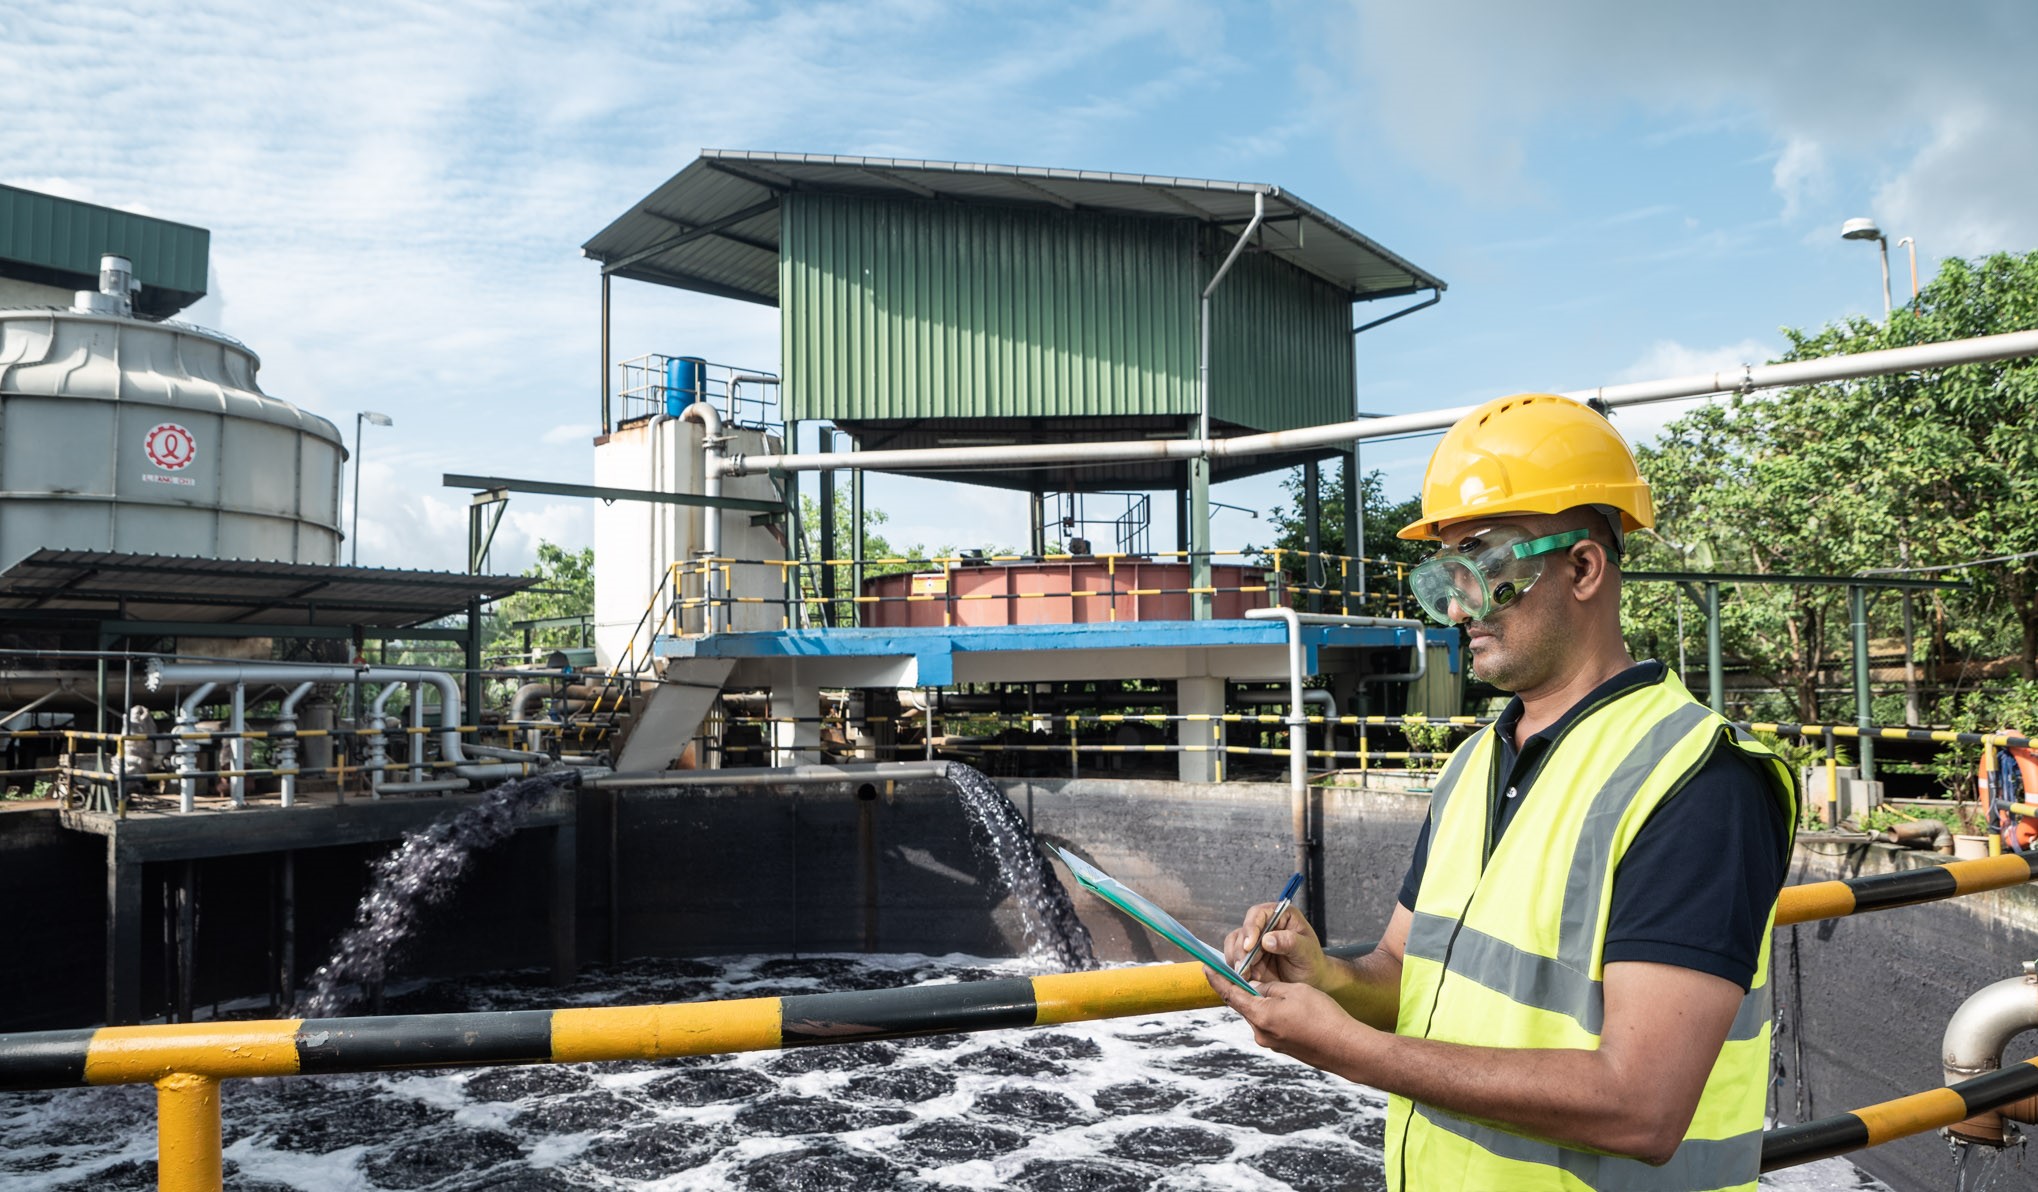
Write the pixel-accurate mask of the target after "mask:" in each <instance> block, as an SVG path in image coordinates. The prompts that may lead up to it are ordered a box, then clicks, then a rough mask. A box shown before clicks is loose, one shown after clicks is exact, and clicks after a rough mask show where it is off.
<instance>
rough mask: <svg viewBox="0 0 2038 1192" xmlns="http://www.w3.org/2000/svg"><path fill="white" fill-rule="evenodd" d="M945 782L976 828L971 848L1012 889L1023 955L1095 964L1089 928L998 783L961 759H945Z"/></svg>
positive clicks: (1074, 965) (1066, 964)
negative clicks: (1022, 936)
mask: <svg viewBox="0 0 2038 1192" xmlns="http://www.w3.org/2000/svg"><path fill="white" fill-rule="evenodd" d="M948 781H949V783H950V784H951V785H953V786H954V787H955V790H956V793H957V794H959V795H960V796H961V797H962V806H963V810H964V811H966V812H968V813H969V817H970V823H971V824H972V825H973V826H974V827H975V828H976V833H975V844H976V849H977V853H978V855H979V856H982V857H983V858H985V859H986V860H988V861H989V862H990V863H991V864H992V865H993V866H995V867H996V869H997V873H998V880H999V881H1001V882H1002V883H1004V885H1005V888H1006V889H1007V890H1009V891H1010V892H1011V894H1012V900H1013V902H1014V903H1015V904H1016V905H1017V906H1018V908H1019V914H1020V924H1021V926H1022V927H1023V928H1024V930H1025V932H1026V942H1027V955H1028V956H1029V957H1031V958H1033V959H1035V960H1040V961H1043V962H1048V963H1052V964H1054V965H1055V966H1057V967H1060V968H1065V969H1078V968H1083V969H1087V968H1095V967H1097V954H1096V952H1095V951H1094V950H1093V949H1092V948H1091V945H1090V929H1089V928H1087V927H1085V926H1083V921H1082V920H1081V919H1079V918H1077V917H1076V908H1075V904H1074V903H1073V902H1071V901H1070V900H1069V892H1068V890H1066V889H1065V888H1063V886H1062V884H1061V879H1060V878H1057V877H1056V876H1055V875H1054V867H1053V866H1051V865H1049V864H1048V863H1047V861H1046V860H1045V859H1044V858H1043V857H1042V856H1041V855H1040V843H1039V841H1037V840H1035V839H1034V836H1033V829H1032V828H1030V827H1028V826H1027V824H1026V817H1024V816H1022V815H1020V814H1019V809H1018V808H1017V807H1014V806H1012V800H1010V799H1008V798H1006V797H1005V792H1004V791H1001V790H999V789H998V785H997V783H995V782H992V781H991V780H990V779H989V778H986V777H984V775H983V774H982V773H981V772H979V771H978V770H976V769H974V768H972V767H970V766H966V765H963V764H962V763H961V762H950V763H949V764H948Z"/></svg>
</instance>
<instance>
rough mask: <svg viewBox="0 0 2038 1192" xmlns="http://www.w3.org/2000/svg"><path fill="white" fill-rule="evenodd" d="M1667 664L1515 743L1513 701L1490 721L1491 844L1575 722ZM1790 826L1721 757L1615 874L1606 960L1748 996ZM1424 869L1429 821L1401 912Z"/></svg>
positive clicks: (1753, 779) (1674, 801)
mask: <svg viewBox="0 0 2038 1192" xmlns="http://www.w3.org/2000/svg"><path fill="white" fill-rule="evenodd" d="M1662 678H1663V664H1662V663H1660V662H1640V663H1636V664H1635V665H1634V666H1631V667H1629V668H1628V669H1627V670H1624V671H1622V672H1621V673H1620V674H1618V675H1615V676H1614V677H1613V678H1611V679H1608V680H1607V681H1606V682H1604V683H1602V684H1600V685H1599V686H1598V687H1596V688H1594V689H1593V691H1592V693H1591V694H1590V695H1588V696H1586V697H1585V698H1584V699H1582V700H1580V701H1578V703H1576V704H1574V705H1573V706H1572V707H1571V709H1570V710H1569V711H1567V712H1566V713H1564V715H1562V716H1561V717H1559V718H1558V719H1557V721H1556V723H1554V724H1552V725H1550V726H1549V727H1548V728H1545V729H1544V730H1542V731H1541V732H1539V733H1536V734H1535V735H1533V736H1531V737H1530V738H1529V739H1528V740H1526V741H1523V742H1522V744H1521V748H1520V749H1519V750H1517V749H1516V748H1515V745H1514V730H1515V727H1516V726H1517V725H1519V724H1520V723H1521V716H1522V702H1521V698H1520V697H1519V696H1517V697H1515V698H1514V699H1512V700H1510V701H1508V705H1507V710H1506V711H1504V712H1502V713H1501V714H1500V718H1499V719H1498V720H1496V721H1495V722H1494V724H1493V735H1494V746H1495V748H1496V749H1497V750H1498V751H1499V767H1500V771H1501V773H1502V774H1504V775H1506V779H1505V781H1504V782H1503V783H1502V784H1501V787H1500V790H1501V791H1502V792H1503V794H1502V797H1501V798H1499V799H1497V800H1495V802H1496V803H1497V804H1498V806H1497V807H1496V808H1495V815H1494V824H1493V840H1494V842H1495V843H1496V844H1498V843H1499V841H1500V837H1501V834H1502V833H1503V832H1505V831H1507V825H1508V824H1509V823H1511V822H1513V820H1514V816H1515V813H1516V812H1517V811H1518V810H1519V809H1520V807H1521V805H1522V803H1524V802H1526V801H1527V800H1528V798H1529V797H1530V793H1531V788H1532V787H1533V786H1534V784H1535V780H1536V777H1537V774H1538V772H1539V771H1540V770H1541V769H1542V760H1543V758H1544V757H1545V756H1546V755H1547V754H1548V753H1549V749H1550V746H1551V744H1553V743H1554V742H1555V741H1556V739H1557V737H1558V735H1559V734H1561V733H1562V732H1563V731H1564V729H1565V728H1566V727H1568V726H1569V725H1570V723H1571V722H1572V721H1573V720H1575V719H1577V716H1578V713H1579V712H1580V711H1581V710H1582V709H1584V708H1587V707H1590V706H1592V705H1594V704H1598V703H1600V702H1601V701H1603V700H1605V699H1607V698H1608V697H1610V696H1612V695H1615V694H1616V693H1618V692H1621V691H1624V690H1626V689H1628V688H1630V687H1639V686H1642V685H1643V684H1646V683H1654V682H1658V681H1660V680H1661V679H1662ZM1789 831H1790V825H1789V821H1788V819H1787V818H1786V816H1785V813H1784V809H1783V807H1782V805H1781V804H1779V803H1778V801H1777V799H1776V797H1775V795H1774V794H1772V793H1771V790H1770V787H1769V782H1768V779H1767V778H1765V777H1764V776H1763V774H1762V772H1761V771H1760V770H1758V769H1757V768H1756V763H1754V762H1752V761H1750V760H1748V759H1747V758H1746V757H1744V756H1742V754H1741V751H1740V750H1738V749H1731V748H1717V749H1714V750H1713V751H1712V754H1711V756H1709V757H1708V758H1707V759H1706V761H1705V763H1704V764H1703V765H1701V766H1700V767H1699V768H1698V770H1697V771H1696V772H1694V773H1693V774H1692V775H1691V777H1690V778H1689V779H1687V780H1686V781H1685V783H1684V785H1683V786H1681V787H1679V788H1678V789H1677V790H1675V791H1673V792H1672V793H1671V794H1670V795H1668V796H1667V797H1665V798H1664V800H1663V801H1662V802H1661V803H1659V804H1658V805H1657V807H1656V810H1655V811H1654V812H1652V813H1651V814H1650V816H1649V818H1648V820H1647V821H1646V822H1645V823H1643V825H1642V827H1641V830H1640V831H1639V832H1638V833H1636V835H1635V840H1634V843H1633V844H1632V845H1630V846H1629V847H1628V851H1627V852H1626V853H1625V854H1624V855H1623V856H1622V857H1621V863H1620V868H1618V869H1617V870H1615V871H1614V875H1613V901H1612V905H1611V907H1610V908H1609V917H1608V922H1607V933H1606V953H1605V957H1606V961H1607V962H1608V963H1609V964H1610V963H1613V962H1615V961H1622V960H1641V961H1651V962H1654V963H1657V964H1672V965H1676V966H1677V967H1679V968H1688V969H1696V970H1698V971H1699V972H1702V973H1711V974H1712V975H1713V976H1716V977H1724V978H1726V979H1727V980H1729V981H1732V982H1734V983H1735V984H1737V985H1739V986H1740V987H1741V988H1743V989H1746V988H1748V987H1749V985H1750V984H1751V983H1753V981H1754V979H1755V965H1756V961H1757V959H1758V953H1759V952H1760V950H1761V947H1762V928H1763V925H1764V923H1765V922H1766V921H1767V919H1768V917H1769V908H1770V906H1771V905H1772V904H1773V903H1775V901H1776V895H1777V892H1778V891H1779V890H1781V889H1782V888H1783V879H1784V875H1785V874H1786V873H1787V872H1788V870H1789V866H1790V849H1789V846H1788V844H1787V843H1786V842H1787V841H1788V840H1789ZM1428 862H1429V821H1428V820H1427V819H1425V820H1423V823H1422V831H1421V833H1420V835H1418V836H1417V837H1416V840H1415V857H1414V860H1413V861H1412V862H1411V863H1410V865H1409V867H1408V876H1407V877H1406V878H1404V879H1402V882H1401V898H1400V902H1401V905H1402V906H1405V907H1408V908H1409V909H1410V910H1413V909H1414V908H1415V891H1416V888H1417V887H1418V886H1419V885H1420V884H1421V883H1422V873H1423V869H1424V867H1425V866H1426V865H1427V864H1428Z"/></svg>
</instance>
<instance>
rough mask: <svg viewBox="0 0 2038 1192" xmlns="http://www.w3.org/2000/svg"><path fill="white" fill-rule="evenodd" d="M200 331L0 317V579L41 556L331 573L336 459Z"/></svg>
mask: <svg viewBox="0 0 2038 1192" xmlns="http://www.w3.org/2000/svg"><path fill="white" fill-rule="evenodd" d="M259 367H260V361H259V360H258V359H257V358H256V357H255V354H254V353H253V352H251V351H249V350H248V349H247V348H245V347H243V346H241V345H239V344H237V343H234V342H233V341H231V340H229V339H226V338H225V337H223V336H217V335H214V334H211V333H209V332H205V331H200V330H198V329H196V328H188V327H181V326H175V325H170V324H162V323H149V322H144V321H141V320H137V319H126V318H119V317H115V316H108V315H85V314H78V313H75V312H66V311H39V312H37V311H0V568H4V567H6V566H10V565H12V564H13V563H14V562H15V561H16V560H18V559H20V558H21V557H23V556H25V555H27V554H30V553H31V552H33V551H34V550H36V549H37V548H39V547H64V548H71V549H80V550H117V551H133V552H137V553H148V554H169V555H190V556H201V557H211V558H233V559H265V560H277V561H283V562H293V563H317V564H331V563H333V562H335V561H336V560H337V558H338V555H339V544H340V537H341V534H340V517H339V511H340V479H341V471H342V465H343V463H344V461H345V459H346V455H347V453H346V450H345V448H344V446H343V445H342V443H341V438H340V433H339V431H338V430H337V429H336V428H335V427H334V426H333V425H332V424H331V423H330V422H327V421H326V420H325V419H323V418H320V417H318V416H316V415H313V414H308V413H306V412H304V411H302V410H299V409H297V408H296V407H295V406H292V405H290V404H288V403H286V402H282V401H278V400H276V399H275V398H272V397H269V396H268V395H266V394H264V393H263V392H262V391H261V389H260V387H259V386H258V385H257V384H256V381H255V374H256V371H257V369H258V368H259Z"/></svg>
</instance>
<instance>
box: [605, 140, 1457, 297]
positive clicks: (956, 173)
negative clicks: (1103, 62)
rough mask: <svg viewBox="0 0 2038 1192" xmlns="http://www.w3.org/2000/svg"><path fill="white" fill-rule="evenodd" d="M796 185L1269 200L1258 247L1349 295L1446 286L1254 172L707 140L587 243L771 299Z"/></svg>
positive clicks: (1012, 195) (1063, 201)
mask: <svg viewBox="0 0 2038 1192" xmlns="http://www.w3.org/2000/svg"><path fill="white" fill-rule="evenodd" d="M797 191H824V192H837V193H841V192H848V193H863V194H871V195H884V196H890V197H894V198H901V197H903V198H922V199H946V200H953V201H957V202H964V203H970V202H975V203H991V204H999V205H1004V206H1015V205H1016V206H1022V207H1041V208H1059V209H1061V210H1064V211H1087V212H1096V213H1103V214H1116V215H1126V216H1142V217H1149V218H1167V219H1178V220H1179V219H1188V220H1193V221H1196V222H1199V223H1205V224H1220V225H1224V226H1227V227H1231V228H1242V227H1243V226H1244V225H1245V223H1246V221H1247V220H1249V219H1251V218H1252V211H1253V196H1254V195H1256V194H1257V195H1261V196H1264V203H1265V206H1266V214H1267V221H1266V223H1265V224H1264V225H1263V228H1262V232H1261V236H1260V241H1259V242H1260V244H1261V246H1262V247H1263V248H1264V249H1266V250H1267V251H1269V252H1272V253H1274V254H1275V255H1276V256H1278V257H1280V258H1281V259H1283V260H1286V261H1288V262H1290V263H1291V264H1293V265H1295V266H1296V267H1298V268H1300V269H1303V270H1305V271H1307V272H1309V273H1313V274H1315V275H1316V276H1318V277H1320V278H1322V279H1324V280H1325V281H1327V282H1329V283H1331V284H1332V285H1334V286H1336V287H1338V288H1339V289H1341V290H1343V291H1345V292H1346V293H1348V294H1349V295H1350V296H1351V297H1352V298H1353V299H1359V300H1363V299H1367V298H1381V297H1387V296H1389V295H1394V294H1406V293H1411V292H1413V291H1416V290H1426V289H1438V290H1441V289H1443V288H1444V283H1443V281H1442V280H1440V279H1439V278H1437V277H1435V276H1434V275H1432V274H1430V273H1427V272H1425V271H1424V270H1422V269H1419V268H1417V267H1416V266H1415V265H1413V264H1411V263H1409V262H1408V261H1407V260H1405V259H1404V258H1402V257H1400V256H1398V255H1396V254H1394V253H1392V252H1390V251H1388V250H1387V249H1386V248H1384V247H1382V246H1381V245H1379V244H1377V243H1375V242H1374V241H1372V240H1370V239H1368V238H1366V237H1365V236H1362V235H1360V234H1359V233H1358V232H1356V231H1354V230H1353V229H1352V228H1350V227H1349V226H1347V225H1346V224H1345V223H1343V222H1342V221H1341V220H1338V219H1337V218H1335V217H1333V216H1331V215H1329V214H1327V213H1325V212H1323V211H1321V210H1319V209H1318V208H1316V207H1314V206H1312V205H1310V204H1309V203H1307V202H1304V201H1303V200H1302V199H1300V198H1298V197H1296V196H1295V195H1293V194H1290V193H1288V192H1286V191H1284V190H1282V189H1281V188H1280V187H1278V186H1271V185H1268V184H1265V183H1257V182H1218V181H1211V180H1207V179H1200V178H1171V177H1163V176H1156V175H1149V174H1117V173H1109V172H1105V171H1100V170H1060V169H1046V168H1039V167H1031V166H1005V165H987V164H980V163H971V162H942V161H912V160H906V159H902V158H890V157H840V156H834V155H829V154H815V153H758V152H750V151H745V150H727V149H708V150H703V151H702V152H701V155H700V157H699V158H698V159H696V160H695V161H694V162H692V163H691V164H689V165H688V166H687V167H686V168H685V169H683V170H681V171H680V172H679V173H677V174H675V175H673V177H672V178H671V179H669V180H668V181H667V182H665V184H664V185H662V186H660V187H659V188H658V189H656V190H654V191H652V192H651V193H650V194H649V195H647V196H645V197H644V198H643V199H642V200H640V201H639V202H637V203H636V205H634V206H632V207H631V208H630V210H628V211H627V212H625V213H624V214H623V215H622V216H620V217H618V218H617V219H616V220H615V222H613V223H611V224H610V225H609V226H608V227H606V228H604V229H602V231H601V232H599V233H597V234H596V235H595V236H594V238H593V239H590V240H589V241H588V242H587V243H586V244H584V245H582V246H581V249H582V251H583V252H584V253H586V255H588V256H590V257H593V258H595V259H596V260H599V261H601V262H602V264H603V268H604V269H605V270H606V271H607V272H609V273H611V274H614V275H615V276H618V277H628V278H633V279H635V280H638V281H648V282H655V283H657V284H660V285H669V286H677V287H680V288H682V289H690V290H697V291H700V292H702V293H708V294H717V295H721V296H723V297H730V298H741V299H745V300H748V301H751V302H761V303H765V304H767V305H776V304H777V303H778V301H779V271H778V250H779V205H780V201H781V199H782V198H783V197H784V196H785V195H787V194H790V193H793V192H797Z"/></svg>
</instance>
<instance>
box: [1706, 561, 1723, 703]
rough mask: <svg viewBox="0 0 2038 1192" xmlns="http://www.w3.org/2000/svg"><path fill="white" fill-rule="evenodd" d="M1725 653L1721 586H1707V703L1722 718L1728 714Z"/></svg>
mask: <svg viewBox="0 0 2038 1192" xmlns="http://www.w3.org/2000/svg"><path fill="white" fill-rule="evenodd" d="M1724 653H1725V652H1724V651H1723V650H1722V649H1721V648H1720V586H1719V585H1718V584H1707V585H1706V586H1705V687H1706V702H1707V703H1709V704H1711V705H1712V710H1713V711H1714V712H1716V713H1718V714H1720V715H1722V716H1724V715H1726V714H1727V676H1726V669H1725V667H1726V662H1725V658H1724Z"/></svg>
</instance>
